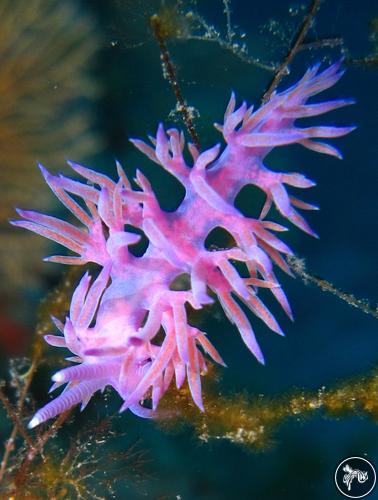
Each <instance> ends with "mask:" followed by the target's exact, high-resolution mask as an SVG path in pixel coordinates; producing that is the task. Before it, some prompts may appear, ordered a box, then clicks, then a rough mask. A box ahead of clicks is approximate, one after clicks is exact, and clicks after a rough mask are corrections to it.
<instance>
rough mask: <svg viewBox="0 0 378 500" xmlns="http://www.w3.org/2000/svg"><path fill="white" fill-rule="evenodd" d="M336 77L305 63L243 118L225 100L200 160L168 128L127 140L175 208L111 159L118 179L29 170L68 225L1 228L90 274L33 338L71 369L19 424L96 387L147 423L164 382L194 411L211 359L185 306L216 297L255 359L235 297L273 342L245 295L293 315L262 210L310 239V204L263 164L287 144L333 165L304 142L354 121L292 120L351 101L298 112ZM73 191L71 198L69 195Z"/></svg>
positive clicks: (281, 247) (319, 145)
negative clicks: (179, 195)
mask: <svg viewBox="0 0 378 500" xmlns="http://www.w3.org/2000/svg"><path fill="white" fill-rule="evenodd" d="M342 73H343V72H342V70H340V63H337V64H334V65H332V66H330V67H329V68H327V69H326V70H324V71H323V72H319V65H316V66H314V67H312V68H310V69H309V70H308V71H307V72H306V73H305V75H304V76H303V78H302V79H301V80H300V81H299V82H298V83H297V84H296V85H294V86H293V87H291V88H289V89H288V90H286V91H284V92H278V93H274V94H273V95H272V96H271V98H270V100H269V101H268V102H267V103H266V104H264V105H263V106H261V107H260V108H259V109H257V110H256V111H253V107H248V106H247V104H246V103H245V102H244V103H243V104H242V105H241V106H240V107H238V108H236V101H235V96H234V95H233V94H232V96H231V99H230V102H229V103H228V106H227V109H226V112H225V116H224V123H223V125H216V127H217V129H218V130H219V131H220V132H221V134H222V136H223V139H224V141H225V143H226V145H225V147H224V149H223V151H221V145H220V144H217V145H216V146H214V147H212V148H210V149H208V150H206V151H203V152H199V151H198V150H197V149H196V147H195V146H194V145H193V144H190V143H189V144H188V145H187V147H188V150H189V153H190V155H191V159H192V160H191V164H190V165H188V164H187V161H186V160H185V158H184V148H185V139H184V135H183V133H181V132H179V131H178V130H176V129H169V130H167V131H165V130H164V128H163V125H159V127H158V130H157V135H156V138H151V145H148V144H146V143H145V142H143V141H141V140H139V139H133V140H132V142H133V144H134V145H135V146H136V147H137V148H138V149H139V150H140V151H141V152H142V153H144V154H145V155H147V156H148V158H149V159H150V160H152V161H153V162H155V163H158V164H159V165H161V166H162V167H163V168H164V169H166V170H167V171H168V172H170V173H171V174H172V175H173V176H175V177H176V178H177V179H178V181H179V182H181V183H182V185H183V186H184V188H185V191H186V194H185V197H184V199H183V201H182V203H181V205H180V206H179V207H178V209H177V210H176V211H175V212H170V213H168V212H165V211H164V210H162V209H161V207H160V206H159V203H158V201H157V199H156V196H155V194H154V192H153V190H152V188H151V185H150V183H149V181H148V180H147V178H146V177H145V176H144V175H143V174H142V173H141V172H140V171H138V172H137V174H136V179H135V182H136V184H137V185H138V188H139V189H133V187H132V185H131V184H130V182H129V180H128V178H127V177H126V175H125V173H124V171H123V170H122V168H121V166H120V165H119V164H117V171H118V176H119V179H118V180H117V182H115V181H113V180H112V179H110V178H109V177H107V176H106V175H103V174H100V173H97V172H95V171H93V170H90V169H87V168H85V167H82V166H79V165H77V164H75V163H70V166H71V167H72V169H73V170H74V171H75V172H76V173H77V174H79V175H80V176H82V177H83V178H84V179H85V182H84V183H82V182H79V181H77V180H73V179H70V178H67V177H64V176H54V175H51V174H50V173H49V172H47V171H46V170H45V169H44V168H43V167H41V170H42V173H43V175H44V177H45V179H46V182H47V184H48V185H49V186H50V188H51V189H52V191H53V192H54V194H55V195H56V196H57V197H58V198H59V200H60V201H61V202H62V203H63V205H65V206H66V208H67V209H68V210H69V211H71V212H72V214H73V215H74V216H75V217H76V218H77V219H78V221H79V222H80V223H81V226H80V227H77V226H75V225H72V224H70V223H67V222H65V221H62V220H59V219H56V218H54V217H50V216H48V215H43V214H39V213H36V212H32V211H25V210H18V213H19V215H20V216H21V217H22V218H23V220H17V221H12V223H13V224H14V225H16V226H19V227H23V228H25V229H28V230H31V231H34V232H36V233H38V234H40V235H42V236H45V237H47V238H50V239H51V240H53V241H55V242H58V243H60V244H61V245H63V246H64V247H66V248H68V249H69V250H71V251H72V252H74V253H75V254H77V255H76V256H52V257H48V258H47V259H46V260H47V261H50V262H58V263H62V264H72V265H78V264H79V265H85V264H86V263H88V262H93V263H96V264H98V265H99V266H100V267H101V271H100V272H99V274H98V276H97V277H96V279H94V280H92V279H91V277H90V276H89V274H88V273H85V274H84V276H83V277H82V279H81V280H80V283H79V284H78V286H77V288H76V289H75V291H74V293H73V296H72V301H71V307H70V311H69V315H68V316H67V318H66V319H65V321H64V323H62V322H60V321H58V320H56V319H55V324H56V327H57V328H58V330H59V331H60V333H61V335H47V336H46V337H45V338H46V341H47V342H48V343H49V344H51V345H53V346H56V347H65V348H68V349H69V350H70V351H71V352H72V353H73V354H74V357H72V358H70V359H71V360H72V361H73V362H74V363H75V364H74V365H73V366H70V367H68V368H65V369H63V370H60V371H59V372H57V373H55V375H53V381H54V385H53V388H52V389H55V388H57V387H58V386H60V385H62V384H67V385H66V388H65V390H64V391H63V392H62V393H61V394H60V395H59V396H58V397H56V398H55V399H54V400H52V401H51V402H50V403H48V404H47V405H46V406H44V407H43V408H42V409H40V410H39V411H38V412H37V413H36V414H35V416H34V417H33V419H32V420H31V422H30V424H29V426H30V427H35V426H36V425H38V424H40V423H42V422H44V421H46V420H48V419H50V418H52V417H54V416H56V415H58V414H59V413H61V412H63V411H64V410H66V409H68V408H69V407H71V406H73V405H75V404H77V403H82V407H84V406H85V405H86V404H87V402H88V401H89V399H90V398H91V396H92V395H93V393H94V392H96V391H97V390H99V389H102V388H104V387H105V386H107V385H111V386H112V387H113V388H114V389H115V390H116V391H117V392H118V394H119V395H120V396H121V398H122V400H123V404H122V407H121V410H126V409H130V410H131V411H132V412H133V413H135V414H137V415H139V416H142V417H150V416H153V415H154V412H155V410H156V408H157V406H158V403H159V400H160V399H161V397H162V396H163V395H164V393H165V392H166V391H167V390H168V388H169V387H170V385H171V384H172V383H173V380H175V383H176V386H177V387H181V386H182V384H183V383H184V382H185V380H187V382H188V384H189V388H190V392H191V395H192V397H193V401H194V402H195V404H196V405H197V406H198V408H199V409H200V410H204V407H203V402H202V397H201V375H202V374H204V373H205V372H206V359H207V358H208V357H210V358H211V359H212V360H213V361H215V362H216V363H219V364H224V362H223V360H222V358H221V356H220V354H219V353H218V352H217V350H216V349H215V347H214V346H213V344H212V343H211V342H210V340H209V339H208V337H207V336H206V333H205V332H202V331H200V330H199V329H198V328H196V327H194V326H192V325H190V324H189V323H188V319H187V310H186V305H187V304H189V305H190V306H191V307H192V308H194V309H201V308H202V307H204V306H205V305H208V304H210V303H212V302H213V301H214V299H217V300H219V302H220V304H221V306H222V308H223V311H224V312H225V314H226V316H227V317H228V319H229V320H230V321H231V322H232V323H234V324H235V325H236V327H237V329H238V331H239V332H240V335H241V337H242V339H243V341H244V343H245V344H246V346H247V347H248V349H249V350H250V351H251V352H252V354H253V355H254V356H255V357H256V358H257V360H258V361H259V362H260V363H263V362H264V358H263V354H262V352H261V350H260V348H259V345H258V343H257V341H256V338H255V335H254V333H253V329H252V326H251V323H250V321H249V319H248V317H247V315H246V313H245V312H244V310H243V308H242V307H241V306H240V302H242V303H243V304H244V305H245V306H246V307H247V308H248V309H249V310H250V311H251V312H252V313H253V314H254V315H256V316H257V317H258V318H260V319H261V320H262V321H263V322H264V323H265V324H266V325H267V326H268V327H269V328H270V329H271V330H273V331H274V332H276V333H278V334H280V335H282V334H283V333H282V330H281V328H280V326H279V325H278V323H277V321H276V320H275V318H274V317H273V315H272V314H271V312H270V311H269V310H268V309H267V307H266V306H265V305H264V304H263V302H262V301H261V300H260V298H259V296H258V288H259V287H265V288H268V289H270V291H271V292H272V294H273V295H274V297H275V298H276V299H277V301H278V303H279V304H280V305H281V306H282V308H283V310H284V311H285V313H286V314H287V315H288V316H289V317H290V318H292V313H291V309H290V306H289V303H288V300H287V298H286V296H285V293H284V291H283V290H282V288H281V287H280V284H279V282H278V280H277V278H276V276H275V273H274V270H273V265H276V266H278V267H279V268H281V269H282V270H283V271H285V272H287V273H289V272H290V270H289V268H288V265H287V263H286V261H285V258H284V256H285V255H290V254H291V253H292V252H291V249H290V248H289V247H288V246H287V245H286V244H285V243H284V242H283V241H282V240H281V239H280V238H278V236H277V235H276V234H275V233H277V232H278V233H280V232H282V231H285V230H286V227H283V226H282V225H281V224H278V223H276V222H273V221H270V220H268V219H267V214H268V212H269V209H270V207H271V205H272V204H274V205H275V207H276V208H277V209H278V211H279V212H280V214H281V215H282V216H283V217H284V218H285V219H287V220H288V221H290V222H291V223H292V224H294V225H296V226H297V227H299V228H300V229H302V230H304V231H306V232H307V233H309V234H311V235H315V233H314V232H313V231H312V229H311V228H310V226H309V225H308V223H307V222H306V220H305V219H304V218H303V216H302V215H301V214H300V213H299V212H298V209H302V210H311V209H316V208H317V207H315V206H314V205H310V204H308V203H305V202H303V201H301V200H299V199H297V198H295V197H294V196H292V195H290V194H289V193H288V191H287V189H286V187H285V185H286V186H294V187H296V188H310V187H312V186H314V182H313V181H311V180H309V179H307V178H306V177H305V176H304V175H302V174H299V173H284V172H274V171H272V170H269V168H268V167H267V166H266V165H265V164H264V158H265V157H266V155H267V154H268V153H269V152H270V151H271V150H272V149H273V148H275V147H278V146H283V145H287V144H293V143H296V144H301V145H302V146H304V147H306V148H308V149H311V150H313V151H316V152H319V153H325V154H329V155H333V156H335V157H337V158H341V154H340V152H339V151H338V150H337V149H336V148H335V147H333V146H331V145H329V144H327V143H324V142H321V141H318V140H317V139H319V138H335V137H341V136H344V135H345V134H348V133H349V132H351V131H352V130H353V129H354V127H335V126H311V127H307V128H299V127H298V126H296V125H295V120H297V119H299V118H306V117H312V116H316V115H320V114H323V113H326V112H328V111H331V110H334V109H336V108H339V107H342V106H345V105H348V104H352V102H353V101H352V100H345V99H340V100H334V101H327V102H321V103H318V104H313V103H310V104H306V102H307V100H308V99H309V98H310V97H312V96H314V95H316V94H318V93H319V92H321V91H323V90H325V89H327V88H329V87H331V86H332V85H334V84H335V83H336V82H337V81H338V80H339V78H340V77H341V75H342ZM248 184H251V185H254V186H257V187H258V188H260V189H261V190H263V191H264V193H265V195H266V202H265V204H264V207H263V208H262V211H261V214H260V216H259V218H258V219H253V218H248V217H245V216H244V215H243V214H242V213H241V212H240V211H239V210H238V209H237V208H236V207H235V205H234V202H235V198H236V196H237V195H238V193H239V192H240V190H241V189H242V188H243V187H244V186H246V185H248ZM78 197H79V198H81V200H82V203H78V202H77V201H76V199H77V198H78ZM125 225H128V227H130V226H133V227H135V228H136V229H138V230H141V231H143V233H144V234H145V235H146V237H147V238H148V241H149V244H148V248H147V250H146V252H145V253H144V254H143V255H142V256H140V257H136V256H134V255H133V254H132V253H131V252H130V251H129V246H130V245H133V244H135V243H136V242H138V240H139V238H140V236H139V235H138V234H135V233H133V232H130V231H125V229H124V228H125ZM216 227H221V228H223V229H225V230H226V231H228V233H230V235H231V236H232V237H233V240H234V242H235V246H234V247H232V248H228V249H221V250H216V251H214V250H208V249H206V247H205V240H206V238H207V236H208V235H209V233H210V232H211V231H212V230H213V229H214V228H216ZM235 261H237V262H242V263H244V266H245V268H246V269H247V270H248V276H247V277H245V276H243V277H242V276H241V275H240V274H239V273H238V271H237V269H236V267H235V266H234V265H233V262H235ZM184 273H185V274H187V275H188V276H189V278H190V287H189V289H188V290H174V289H172V288H173V287H172V286H171V285H172V283H173V282H174V281H175V279H177V278H178V277H179V276H180V275H182V274H184ZM158 334H159V335H158Z"/></svg>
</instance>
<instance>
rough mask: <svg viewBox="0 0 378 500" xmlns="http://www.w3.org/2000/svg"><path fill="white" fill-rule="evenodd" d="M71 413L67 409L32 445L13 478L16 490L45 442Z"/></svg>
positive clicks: (23, 480) (24, 479)
mask: <svg viewBox="0 0 378 500" xmlns="http://www.w3.org/2000/svg"><path fill="white" fill-rule="evenodd" d="M71 411H72V410H71V409H69V410H66V411H65V412H64V413H61V414H60V415H59V417H58V418H57V419H56V420H55V421H54V423H53V424H52V425H51V426H50V427H49V428H48V429H47V430H46V431H45V432H44V433H43V434H42V436H40V437H38V438H37V440H36V442H35V443H32V445H31V446H30V448H29V451H28V453H27V455H26V457H25V459H24V461H23V462H22V464H21V465H20V467H19V469H18V471H17V473H16V475H15V478H14V481H15V484H16V485H17V488H18V489H19V488H20V487H22V486H23V484H24V483H25V481H26V478H27V473H28V471H29V467H30V465H31V463H32V462H33V460H34V458H35V457H36V456H37V455H39V454H42V452H43V449H44V447H45V444H46V443H47V441H48V440H49V439H50V438H51V437H52V436H53V435H54V434H55V433H56V431H57V430H58V429H59V428H60V427H61V426H62V424H63V423H64V422H65V421H66V420H67V418H68V417H69V415H70V414H71Z"/></svg>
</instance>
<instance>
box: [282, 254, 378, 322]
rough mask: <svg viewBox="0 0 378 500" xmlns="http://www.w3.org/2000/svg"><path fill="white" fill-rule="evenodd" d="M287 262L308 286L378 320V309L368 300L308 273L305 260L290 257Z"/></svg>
mask: <svg viewBox="0 0 378 500" xmlns="http://www.w3.org/2000/svg"><path fill="white" fill-rule="evenodd" d="M286 260H287V263H288V264H289V266H290V269H291V270H292V271H293V272H294V274H296V275H297V276H298V277H299V278H301V280H302V281H303V282H304V283H305V284H306V285H307V284H309V283H312V284H313V285H316V286H317V287H319V288H320V289H321V290H323V292H328V293H331V294H332V295H335V296H336V297H338V298H339V299H340V300H343V301H344V302H346V303H347V304H348V305H349V306H352V307H355V308H357V309H359V310H360V311H362V312H364V313H365V314H369V315H370V316H373V317H374V318H377V319H378V307H376V308H374V307H372V306H371V305H370V304H369V302H368V301H367V300H364V299H358V298H356V297H355V296H354V295H352V294H351V293H346V292H343V291H342V290H339V289H338V288H336V287H335V286H334V285H333V284H332V283H330V282H329V281H327V280H325V279H323V278H319V277H318V276H315V275H314V274H311V273H310V272H308V271H307V269H306V265H305V261H304V260H303V259H298V257H294V256H288V257H287V259H286Z"/></svg>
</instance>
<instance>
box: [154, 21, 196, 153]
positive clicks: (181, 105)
mask: <svg viewBox="0 0 378 500" xmlns="http://www.w3.org/2000/svg"><path fill="white" fill-rule="evenodd" d="M150 24H151V29H152V32H153V34H154V36H155V38H156V41H157V42H158V45H159V48H160V57H161V60H162V64H163V74H164V76H166V78H167V79H168V82H169V84H170V86H171V88H172V90H173V92H174V94H175V97H176V100H177V104H178V106H177V110H178V111H179V112H180V113H181V116H182V119H183V121H184V123H185V126H186V128H187V130H188V132H189V134H190V137H191V138H192V141H193V144H194V145H195V146H196V148H197V149H198V150H200V149H201V145H200V141H199V137H198V135H197V132H196V129H195V127H194V123H193V120H192V117H191V113H190V110H189V107H188V105H187V103H186V101H185V99H184V97H183V94H182V92H181V88H180V85H179V83H178V80H177V76H176V70H175V67H174V65H173V63H172V60H171V57H170V54H169V51H168V48H167V44H166V42H165V38H164V34H163V30H162V27H161V23H160V18H159V16H158V15H157V14H155V15H153V16H152V17H151V18H150Z"/></svg>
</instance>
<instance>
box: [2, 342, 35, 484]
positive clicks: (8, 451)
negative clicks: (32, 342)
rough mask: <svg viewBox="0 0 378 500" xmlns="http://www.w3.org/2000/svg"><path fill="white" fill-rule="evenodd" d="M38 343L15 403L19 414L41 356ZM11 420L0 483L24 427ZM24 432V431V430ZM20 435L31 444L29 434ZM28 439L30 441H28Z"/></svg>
mask: <svg viewBox="0 0 378 500" xmlns="http://www.w3.org/2000/svg"><path fill="white" fill-rule="evenodd" d="M38 344H39V342H37V347H36V348H35V349H34V352H33V359H32V363H31V365H30V368H29V370H28V371H27V372H26V374H25V375H24V377H23V378H24V384H23V386H22V389H21V392H20V397H19V400H18V403H17V411H18V413H19V414H21V413H22V410H23V408H24V403H25V399H26V396H27V394H28V391H29V387H30V384H31V382H32V379H33V376H34V373H35V371H36V369H37V366H38V363H39V360H40V357H41V351H40V349H39V348H38ZM1 400H2V402H3V404H4V407H5V408H6V406H5V402H4V401H3V399H1ZM7 411H8V410H7ZM8 414H9V413H8ZM12 420H13V419H12ZM13 422H14V425H13V429H12V432H11V434H10V436H9V438H8V439H7V440H6V444H5V448H4V454H3V458H2V460H1V465H0V483H1V481H2V480H3V479H4V476H5V472H6V470H7V465H8V461H9V457H10V454H11V452H12V451H13V449H14V442H15V439H16V437H17V434H18V433H19V432H20V429H24V427H23V425H22V427H21V428H20V426H19V425H18V422H17V421H15V420H13ZM25 433H26V431H25ZM20 434H21V432H20ZM22 436H23V437H24V439H25V441H26V442H28V444H29V445H31V446H32V445H33V442H32V441H31V439H30V437H29V435H27V438H25V436H24V435H22ZM28 439H29V440H30V442H29V441H28Z"/></svg>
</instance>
